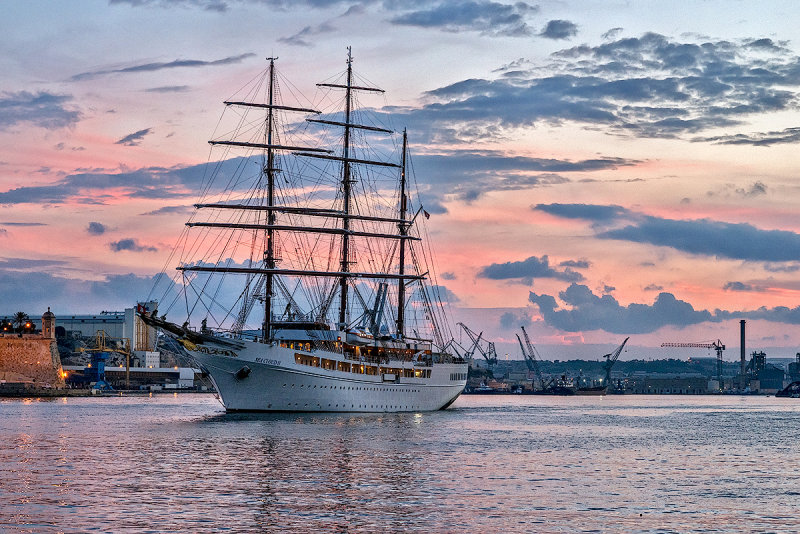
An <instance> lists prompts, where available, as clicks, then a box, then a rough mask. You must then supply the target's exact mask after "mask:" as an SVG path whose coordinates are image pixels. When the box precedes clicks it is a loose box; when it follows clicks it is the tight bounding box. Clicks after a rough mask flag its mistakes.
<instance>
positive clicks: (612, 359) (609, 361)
mask: <svg viewBox="0 0 800 534" xmlns="http://www.w3.org/2000/svg"><path fill="white" fill-rule="evenodd" d="M629 339H630V337H626V338H625V341H623V342H622V345H620V346H619V347H617V350H615V351H614V352H611V353H609V354H604V355H603V358H605V359H606V361H605V362H603V369H604V370H605V372H606V387H608V384H610V383H611V368H612V367H614V364H615V363H617V359H618V358H619V355H620V354H621V353H622V349H623V348H625V343H627V342H628V340H629Z"/></svg>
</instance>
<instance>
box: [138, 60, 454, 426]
mask: <svg viewBox="0 0 800 534" xmlns="http://www.w3.org/2000/svg"><path fill="white" fill-rule="evenodd" d="M268 59H269V68H268V69H267V71H266V72H265V73H264V76H263V77H261V78H260V79H259V81H257V82H256V83H255V84H254V86H253V87H250V88H248V89H247V91H248V94H247V95H246V97H245V98H236V99H233V98H232V99H228V100H226V101H225V105H226V106H227V108H230V109H233V110H235V113H236V116H237V117H238V122H237V124H236V125H235V126H234V127H233V128H232V129H230V130H228V131H226V134H225V135H224V136H222V137H221V138H217V139H214V140H212V141H209V143H210V144H211V145H212V147H215V148H222V149H224V150H226V151H227V150H240V151H244V152H245V154H244V156H239V157H235V158H231V157H229V156H228V154H227V152H226V153H225V154H224V155H223V157H222V159H221V160H220V163H216V164H210V165H209V168H210V169H211V170H213V171H215V172H213V173H211V174H210V176H209V177H208V178H206V179H205V180H204V185H203V191H202V197H201V199H200V201H198V203H197V204H195V208H196V211H195V214H194V216H193V217H192V219H191V220H190V221H189V222H188V223H187V229H186V231H185V232H184V235H183V236H182V237H181V241H180V242H179V245H178V247H176V251H178V252H176V253H177V254H179V255H180V258H179V261H178V263H179V265H178V267H177V273H178V274H177V275H176V276H174V277H172V283H168V284H166V285H167V286H168V287H167V288H166V290H165V291H164V293H163V294H162V295H161V296H160V302H161V305H160V306H162V307H163V306H164V305H165V304H166V305H167V306H168V310H167V313H168V314H170V315H178V314H181V315H183V312H184V311H183V310H180V307H181V305H185V321H182V324H179V322H178V321H170V320H167V319H166V317H165V316H159V314H158V312H157V311H156V310H153V311H146V310H140V312H139V315H140V317H141V318H142V319H143V320H144V321H145V322H147V323H149V324H151V325H153V326H155V327H158V328H160V329H161V330H162V331H163V332H165V333H167V334H168V335H170V336H171V337H173V338H175V339H176V340H177V341H179V342H180V343H181V345H182V346H183V348H184V349H185V351H186V353H187V354H188V355H189V356H190V357H191V358H192V359H193V360H194V361H195V362H196V363H197V365H198V366H199V367H200V368H201V369H202V370H203V371H204V372H206V373H207V374H208V376H209V377H210V379H211V380H212V382H213V383H214V385H215V387H216V389H217V391H218V393H219V396H220V400H221V402H222V403H223V405H224V406H225V408H226V409H227V410H231V411H239V410H246V411H357V412H365V411H366V412H396V411H421V410H437V409H442V408H446V407H447V406H449V405H450V404H452V402H453V401H455V399H456V398H457V397H458V396H459V394H460V393H461V391H462V390H463V389H464V386H465V384H466V379H467V367H468V365H467V362H466V361H465V360H464V359H462V358H460V357H458V356H454V355H452V354H449V353H448V352H447V351H446V350H445V347H447V346H449V341H450V340H452V335H451V334H450V333H449V321H448V319H447V316H446V313H445V311H446V308H445V306H444V305H442V304H441V303H440V302H439V291H438V289H437V287H436V286H435V276H436V274H435V267H434V265H433V262H432V259H433V257H432V256H433V254H432V251H431V249H430V248H429V245H428V244H427V243H426V242H425V241H424V239H423V238H424V237H425V235H426V234H425V230H424V223H425V220H426V219H427V218H428V214H427V212H425V210H424V209H423V207H422V205H421V204H420V203H419V201H418V200H416V199H415V198H413V197H412V195H411V194H410V192H411V190H412V187H411V186H412V180H411V178H412V175H411V173H409V172H407V171H408V170H409V167H410V166H409V159H408V142H407V135H406V132H405V130H403V132H402V134H401V135H397V133H396V131H395V130H394V129H393V128H391V127H387V126H386V125H384V124H375V123H367V121H366V120H364V119H365V117H366V116H367V115H366V114H365V113H362V112H360V111H359V110H358V107H357V105H356V104H357V103H358V99H357V98H356V95H358V94H362V93H367V94H380V93H382V92H383V91H382V90H380V89H377V88H375V87H372V86H371V85H369V84H367V83H362V82H361V81H360V80H357V79H356V77H355V74H354V72H353V68H352V64H353V60H352V57H351V55H350V53H349V50H348V58H347V69H346V71H345V73H343V75H342V79H338V80H334V81H331V82H324V83H320V84H317V85H318V86H319V87H321V88H324V89H326V90H330V91H338V92H340V93H342V94H343V98H342V99H341V100H340V102H339V103H340V104H341V106H340V109H339V110H336V111H334V110H333V107H332V105H331V102H333V99H331V98H330V97H329V96H326V97H325V98H320V99H318V100H317V102H318V103H322V104H324V105H326V106H328V107H329V109H328V110H325V111H321V110H318V109H317V108H316V107H315V106H314V105H313V104H309V105H285V104H283V103H282V102H280V101H279V99H278V97H279V96H280V95H281V87H282V86H289V85H288V84H280V83H279V77H278V75H277V72H276V69H275V59H276V58H268ZM256 93H259V94H262V95H263V97H264V98H263V101H257V100H255V99H254V98H252V97H254V96H255V95H256ZM253 114H257V115H258V116H257V117H254V116H253ZM287 114H291V115H293V116H295V117H296V116H298V115H299V116H301V117H302V116H308V117H309V118H306V119H305V120H302V119H298V118H294V119H287V118H286V117H285V115H287ZM312 128H320V130H314V129H312ZM323 128H324V129H327V130H329V131H330V130H334V131H336V132H337V133H335V134H333V135H331V134H330V133H325V132H324V131H322V130H321V129H323ZM371 136H383V139H382V140H379V141H378V143H377V145H378V148H377V149H374V148H372V146H373V145H371V144H370V143H368V142H367V141H368V140H369V139H368V138H369V137H371ZM395 138H399V140H398V142H395V143H393V142H392V141H391V140H392V139H395ZM392 151H394V155H395V156H396V158H395V161H392V158H391V152H392ZM387 152H389V153H390V154H389V157H383V156H385V155H386V153H387ZM254 167H255V172H254V171H253V168H254ZM220 182H222V184H221V186H220V185H219V184H220ZM194 234H199V235H194ZM155 296H156V297H158V293H157V291H156V292H155ZM190 301H191V302H190ZM197 321H199V322H200V328H199V329H196V328H193V327H192V324H193V323H194V324H196V322H197ZM209 323H216V324H213V325H210V324H209ZM254 323H255V326H254Z"/></svg>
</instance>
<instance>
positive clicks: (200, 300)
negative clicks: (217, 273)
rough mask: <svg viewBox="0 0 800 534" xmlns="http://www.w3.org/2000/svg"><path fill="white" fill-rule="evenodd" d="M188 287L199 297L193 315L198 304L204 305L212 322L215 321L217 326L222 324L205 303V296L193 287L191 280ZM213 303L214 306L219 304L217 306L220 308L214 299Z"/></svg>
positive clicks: (193, 308) (193, 307)
mask: <svg viewBox="0 0 800 534" xmlns="http://www.w3.org/2000/svg"><path fill="white" fill-rule="evenodd" d="M188 287H190V288H191V289H192V291H193V292H194V294H195V295H196V296H197V300H196V301H195V302H194V306H192V314H194V310H195V308H197V305H198V304H202V305H203V307H204V308H205V309H206V312H207V313H208V315H209V316H210V317H211V320H212V321H214V322H215V323H216V324H217V325H219V324H220V323H219V321H217V318H216V317H214V312H212V311H211V308H210V307H209V306H206V303H205V302H204V301H203V295H202V294H200V293H198V292H197V289H196V288H195V287H194V286H193V285H192V282H191V280H190V281H189V285H188ZM211 303H212V304H217V306H219V304H218V303H216V302H214V299H213V298H212V299H211ZM221 307H222V306H220V308H221Z"/></svg>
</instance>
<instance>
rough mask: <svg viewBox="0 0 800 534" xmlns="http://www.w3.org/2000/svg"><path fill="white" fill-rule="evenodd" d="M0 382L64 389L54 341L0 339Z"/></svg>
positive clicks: (41, 339)
mask: <svg viewBox="0 0 800 534" xmlns="http://www.w3.org/2000/svg"><path fill="white" fill-rule="evenodd" d="M0 380H5V381H6V382H31V383H33V384H35V385H36V386H45V385H50V386H52V387H56V388H63V387H64V378H63V375H62V369H61V359H60V358H59V355H58V346H57V345H56V340H55V339H49V338H44V337H42V336H39V335H23V336H19V335H16V334H14V335H0Z"/></svg>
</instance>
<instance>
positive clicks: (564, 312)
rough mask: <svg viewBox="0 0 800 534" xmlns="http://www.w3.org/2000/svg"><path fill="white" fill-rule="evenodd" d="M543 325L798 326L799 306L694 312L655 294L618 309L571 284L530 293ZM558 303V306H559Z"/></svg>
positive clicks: (580, 328)
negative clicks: (744, 322) (554, 291)
mask: <svg viewBox="0 0 800 534" xmlns="http://www.w3.org/2000/svg"><path fill="white" fill-rule="evenodd" d="M528 300H529V301H530V302H531V303H532V304H535V305H536V306H537V307H538V308H539V311H540V312H541V314H542V317H543V318H544V321H545V322H546V323H547V324H548V325H550V326H552V327H554V328H557V329H559V330H563V331H565V332H584V331H591V330H603V331H606V332H610V333H613V334H646V333H649V332H655V331H656V330H658V329H659V328H662V327H665V326H673V327H677V328H683V327H686V326H690V325H694V324H699V323H704V322H721V321H729V320H734V319H763V320H766V321H773V322H778V323H785V324H800V306H798V307H795V308H788V307H785V306H778V307H775V308H766V307H761V308H758V309H757V310H753V311H725V310H714V311H713V312H711V311H708V310H696V309H695V308H694V307H693V306H692V305H691V304H690V303H688V302H686V301H683V300H679V299H677V298H675V296H674V295H673V294H671V293H659V295H658V296H657V297H656V299H655V301H654V302H653V303H652V304H638V303H632V304H628V305H627V306H623V305H621V304H620V303H619V302H618V301H617V299H615V298H614V297H613V296H611V295H609V294H603V295H596V294H594V293H593V292H592V290H591V289H589V288H588V287H587V286H585V285H582V284H574V283H573V284H571V285H570V286H569V287H568V288H567V289H565V290H564V291H561V292H560V293H559V294H558V299H556V297H554V296H551V295H545V294H537V293H534V292H533V291H531V292H530V294H529V296H528ZM559 301H560V303H559Z"/></svg>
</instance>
